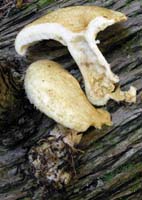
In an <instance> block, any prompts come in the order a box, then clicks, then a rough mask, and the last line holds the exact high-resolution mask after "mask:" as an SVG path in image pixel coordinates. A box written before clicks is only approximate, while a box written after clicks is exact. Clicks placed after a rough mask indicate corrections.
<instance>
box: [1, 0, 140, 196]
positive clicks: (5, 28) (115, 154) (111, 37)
mask: <svg viewBox="0 0 142 200" xmlns="http://www.w3.org/2000/svg"><path fill="white" fill-rule="evenodd" d="M87 4H89V5H99V6H104V7H107V8H110V9H114V10H118V11H121V12H124V13H125V14H126V15H127V16H128V21H127V22H125V23H122V24H121V25H120V24H119V25H118V24H117V25H114V26H112V27H111V28H109V29H108V30H105V31H104V32H105V33H101V34H99V36H98V37H99V39H100V40H101V46H100V48H101V50H102V51H103V53H104V55H105V56H106V58H107V60H108V61H109V63H110V64H111V67H112V70H113V71H114V72H115V73H117V74H118V75H119V77H120V79H121V81H120V83H121V87H122V88H123V89H128V87H129V86H130V85H133V86H135V87H137V103H136V104H129V105H128V104H125V103H119V104H118V103H116V102H113V101H109V103H108V105H107V109H108V110H109V111H110V112H111V115H112V120H113V126H112V127H109V128H108V127H104V129H103V130H99V131H98V130H95V129H93V128H90V129H89V130H88V131H87V132H86V133H84V136H83V139H82V141H81V143H80V147H79V148H80V149H82V150H83V151H84V153H80V154H78V157H76V159H75V166H76V177H74V179H73V180H72V181H71V182H70V185H69V186H67V187H66V188H65V189H64V190H62V191H54V192H51V191H50V193H49V192H47V194H46V197H44V198H43V197H42V196H43V194H42V193H43V191H42V188H41V187H39V186H38V185H37V183H36V181H35V180H34V179H33V177H32V176H30V174H29V163H28V159H27V158H28V151H29V149H30V148H31V147H32V146H33V145H34V144H35V143H36V142H37V141H39V140H40V139H41V138H44V137H46V136H47V135H48V134H49V131H50V130H51V128H52V127H53V125H54V122H53V121H52V120H51V119H48V118H47V117H46V116H44V115H43V114H41V113H40V112H39V111H37V110H36V109H35V108H34V107H33V106H32V105H31V104H30V103H29V101H28V100H27V98H26V95H25V92H24V89H23V75H24V72H25V70H26V68H27V66H28V65H29V64H30V63H31V62H33V61H35V60H37V59H39V58H48V59H52V60H56V61H58V62H59V63H61V64H63V65H64V67H66V68H67V69H68V70H69V71H71V72H72V73H73V74H74V75H75V76H76V77H77V78H78V80H79V81H80V82H81V83H82V79H81V76H80V73H79V71H78V68H77V66H76V65H75V63H74V61H73V59H72V58H71V56H70V55H69V53H68V51H67V49H66V48H65V47H63V46H61V45H60V44H58V43H55V42H53V41H49V42H44V45H43V43H42V42H41V43H40V44H38V45H35V46H34V48H31V49H30V50H29V52H28V56H27V57H25V58H22V57H20V56H18V55H17V54H16V52H15V50H14V39H15V36H16V34H17V33H18V31H19V30H20V29H21V28H22V27H23V26H24V25H26V24H28V23H29V22H31V21H33V20H34V19H36V18H38V17H39V16H41V15H43V14H44V13H47V12H49V11H51V10H54V9H57V8H59V7H66V6H70V5H87ZM0 25H1V26H0V199H1V200H16V199H21V200H30V199H35V200H40V199H61V200H62V199H68V200H107V199H108V200H120V199H121V200H126V199H127V200H137V199H139V200H140V199H142V1H141V0H119V1H118V0H105V1H103V0H96V1H95V0H94V1H93V0H91V1H89V0H88V1H87V0H65V1H56V2H52V3H50V4H49V1H48V0H47V1H46V0H45V1H44V0H38V1H36V2H35V3H30V4H29V5H25V6H23V7H21V8H19V9H18V8H14V7H13V8H12V7H11V8H10V9H9V10H8V13H7V15H6V16H5V17H4V18H2V19H1V21H0ZM109 30H111V31H109ZM39 52H40V53H39Z"/></svg>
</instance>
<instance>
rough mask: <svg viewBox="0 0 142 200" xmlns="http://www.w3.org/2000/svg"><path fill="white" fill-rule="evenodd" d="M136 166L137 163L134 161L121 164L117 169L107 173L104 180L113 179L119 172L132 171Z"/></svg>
mask: <svg viewBox="0 0 142 200" xmlns="http://www.w3.org/2000/svg"><path fill="white" fill-rule="evenodd" d="M135 167H136V165H134V164H132V163H128V164H125V165H122V166H120V167H119V168H117V169H116V170H114V171H113V172H110V173H106V174H104V176H103V178H102V179H103V180H104V181H110V180H112V179H113V178H114V177H115V176H116V175H117V174H119V173H121V172H128V171H131V170H132V169H134V168H135Z"/></svg>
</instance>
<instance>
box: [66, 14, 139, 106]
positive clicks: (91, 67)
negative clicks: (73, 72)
mask: <svg viewBox="0 0 142 200" xmlns="http://www.w3.org/2000/svg"><path fill="white" fill-rule="evenodd" d="M114 23H115V21H114V20H109V19H106V18H104V17H97V18H95V19H94V20H92V21H91V22H90V23H89V25H88V27H87V30H86V31H85V32H83V33H82V34H81V33H80V35H79V34H76V35H75V34H74V36H73V38H72V40H71V41H68V42H67V46H68V49H69V51H70V53H71V55H72V56H73V58H74V60H75V61H76V63H77V65H78V66H79V69H80V71H81V73H82V75H83V79H84V83H85V91H86V94H87V97H88V99H89V100H90V102H91V103H92V104H94V105H104V104H106V103H107V101H108V100H109V99H110V98H111V99H114V100H116V101H124V100H125V101H126V102H135V101H136V98H135V96H136V89H135V88H134V87H132V88H133V92H132V88H130V90H129V91H128V92H122V91H121V90H120V93H118V91H117V94H115V92H114V90H115V84H116V83H117V82H119V77H118V76H116V75H115V74H114V73H113V72H112V71H111V69H110V65H109V63H108V62H107V61H106V59H105V57H104V56H103V55H102V53H101V51H100V50H99V48H98V47H97V42H96V40H95V38H96V36H97V33H98V32H99V31H102V30H104V29H105V28H106V27H108V26H110V25H112V24H114ZM131 92H132V93H131ZM119 94H120V95H121V96H120V97H119ZM122 96H123V98H122ZM126 96H130V98H129V100H128V98H127V97H126ZM117 98H118V99H117Z"/></svg>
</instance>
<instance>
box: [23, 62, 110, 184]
mask: <svg viewBox="0 0 142 200" xmlns="http://www.w3.org/2000/svg"><path fill="white" fill-rule="evenodd" d="M24 86H25V90H26V93H27V96H28V99H29V100H30V102H31V103H32V104H34V105H35V107H36V108H37V109H39V110H40V111H41V112H43V113H44V114H45V115H47V116H49V117H51V118H52V119H54V120H55V121H56V122H57V123H59V124H58V125H56V127H55V128H54V129H53V130H52V131H51V132H50V138H49V139H48V140H43V142H41V144H40V145H39V146H37V147H34V148H33V149H32V150H31V151H30V163H31V164H32V166H33V169H34V174H35V176H36V177H37V178H38V179H39V180H40V179H42V182H44V183H46V182H48V183H49V182H54V183H56V185H60V184H59V183H64V184H67V183H68V181H69V179H70V175H69V173H67V172H66V171H64V170H63V169H62V167H59V166H60V165H62V166H64V168H65V166H67V160H69V158H68V157H69V156H68V153H67V148H65V144H67V145H68V147H69V148H71V149H72V150H73V149H74V146H75V145H76V144H78V143H79V142H80V140H81V137H82V134H78V133H80V132H84V131H86V130H87V129H88V127H90V126H94V127H96V128H101V127H102V125H104V124H106V125H111V124H112V122H111V118H110V114H109V113H108V112H107V111H105V110H102V109H95V108H94V107H93V106H92V105H91V104H90V102H89V101H88V99H87V98H86V96H85V94H84V93H83V91H82V89H81V88H80V85H79V83H78V81H77V80H76V79H75V78H74V77H73V76H72V75H71V74H70V73H69V72H67V71H66V70H65V69H63V68H62V67H61V66H60V65H59V64H58V63H56V62H53V61H49V60H39V61H37V62H34V63H32V64H31V65H30V66H29V68H28V69H27V71H26V75H25V80H24ZM54 149H55V150H56V151H55V150H54ZM53 151H54V152H53ZM63 160H65V162H66V164H64V165H63Z"/></svg>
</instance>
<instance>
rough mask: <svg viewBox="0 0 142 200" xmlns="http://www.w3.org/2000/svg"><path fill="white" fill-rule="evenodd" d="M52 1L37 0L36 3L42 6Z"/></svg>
mask: <svg viewBox="0 0 142 200" xmlns="http://www.w3.org/2000/svg"><path fill="white" fill-rule="evenodd" d="M53 2H55V0H39V1H38V2H37V5H38V6H39V7H40V8H42V7H44V6H45V5H48V4H50V3H53Z"/></svg>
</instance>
